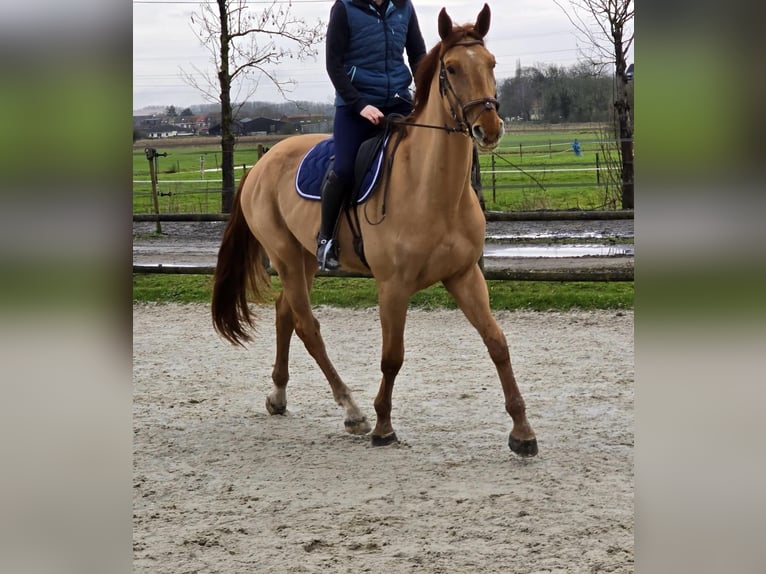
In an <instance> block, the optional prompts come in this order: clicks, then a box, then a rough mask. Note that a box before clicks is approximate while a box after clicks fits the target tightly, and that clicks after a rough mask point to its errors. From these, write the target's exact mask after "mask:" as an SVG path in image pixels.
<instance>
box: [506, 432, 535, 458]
mask: <svg viewBox="0 0 766 574" xmlns="http://www.w3.org/2000/svg"><path fill="white" fill-rule="evenodd" d="M508 446H509V447H510V449H511V450H512V451H513V452H515V453H516V454H518V455H519V456H523V457H528V456H535V455H536V454H537V439H536V438H532V439H527V440H521V439H518V438H515V437H514V436H513V435H508Z"/></svg>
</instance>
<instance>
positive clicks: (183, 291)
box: [133, 274, 634, 311]
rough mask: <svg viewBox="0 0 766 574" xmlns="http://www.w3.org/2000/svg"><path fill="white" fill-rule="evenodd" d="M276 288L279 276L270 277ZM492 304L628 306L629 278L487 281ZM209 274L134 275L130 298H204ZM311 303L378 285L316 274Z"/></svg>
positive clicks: (423, 297) (366, 292)
mask: <svg viewBox="0 0 766 574" xmlns="http://www.w3.org/2000/svg"><path fill="white" fill-rule="evenodd" d="M272 286H273V287H274V289H275V290H279V289H280V288H281V286H280V282H279V279H278V278H276V277H274V278H272ZM487 287H488V289H489V297H490V305H491V306H492V308H493V309H509V310H510V309H526V310H534V311H550V310H559V311H565V310H571V309H632V308H633V294H634V286H633V282H632V281H631V282H627V281H621V282H614V283H608V282H606V283H596V282H584V281H580V282H547V281H487ZM211 290H212V277H211V276H210V275H161V274H160V275H151V274H149V275H141V274H134V275H133V301H135V302H146V301H156V302H174V303H209V302H210V296H211ZM311 302H312V304H313V305H332V306H336V307H350V308H354V309H360V308H369V307H374V306H376V305H377V286H376V283H375V281H374V280H373V279H367V278H349V277H343V278H337V277H318V278H317V279H316V281H315V282H314V287H313V289H312V291H311ZM410 306H411V307H416V308H420V309H437V308H447V309H454V308H456V305H455V301H454V299H452V297H451V296H450V295H449V293H447V290H446V289H445V288H444V287H443V286H441V285H435V286H433V287H429V288H428V289H425V290H423V291H420V292H418V293H416V294H415V295H414V296H413V297H412V299H411V301H410Z"/></svg>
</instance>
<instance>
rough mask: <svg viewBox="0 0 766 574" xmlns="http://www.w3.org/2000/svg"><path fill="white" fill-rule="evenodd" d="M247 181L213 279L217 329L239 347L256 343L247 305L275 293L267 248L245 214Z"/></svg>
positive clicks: (227, 230)
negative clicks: (265, 257)
mask: <svg viewBox="0 0 766 574" xmlns="http://www.w3.org/2000/svg"><path fill="white" fill-rule="evenodd" d="M246 177H247V174H245V175H244V176H243V177H242V180H241V181H240V183H239V189H238V190H237V195H236V196H235V197H234V202H233V203H234V204H233V205H232V208H231V215H230V217H229V222H228V223H227V225H226V229H225V230H224V232H223V240H222V241H221V248H220V249H219V251H218V263H217V264H216V266H215V274H214V275H213V299H212V313H213V326H214V327H215V330H216V331H217V332H218V333H219V334H220V335H221V336H222V337H224V338H225V339H227V340H228V341H230V342H231V343H233V344H235V345H243V344H244V343H245V342H248V341H250V340H252V336H251V334H250V331H251V330H252V329H253V327H254V323H253V321H254V316H253V313H252V312H251V311H250V308H249V307H248V304H247V303H248V297H250V298H251V299H252V300H253V301H254V302H257V303H260V302H264V301H266V299H267V297H266V296H267V295H268V294H269V292H270V290H271V281H270V279H269V275H268V273H266V269H265V267H264V265H263V260H262V255H263V247H262V246H261V244H260V243H258V240H257V239H256V238H255V237H254V236H253V234H252V232H251V231H250V228H249V227H248V225H247V221H246V220H245V216H244V214H243V213H242V204H241V195H242V187H243V186H244V184H245V178H246Z"/></svg>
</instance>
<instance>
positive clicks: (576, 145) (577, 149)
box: [572, 140, 582, 157]
mask: <svg viewBox="0 0 766 574" xmlns="http://www.w3.org/2000/svg"><path fill="white" fill-rule="evenodd" d="M572 151H573V152H574V154H575V155H576V156H577V157H580V156H581V155H582V148H581V147H580V142H579V141H577V140H575V141H573V142H572Z"/></svg>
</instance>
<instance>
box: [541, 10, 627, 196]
mask: <svg viewBox="0 0 766 574" xmlns="http://www.w3.org/2000/svg"><path fill="white" fill-rule="evenodd" d="M553 1H554V2H555V3H556V5H557V6H558V7H559V8H561V9H562V10H563V11H564V13H565V14H566V15H567V18H569V21H570V22H571V23H572V25H573V26H574V27H575V28H576V29H577V31H578V32H579V33H580V34H581V35H582V36H583V37H584V38H585V40H586V41H587V42H588V44H589V45H590V47H591V48H592V49H593V54H592V56H591V57H590V58H589V59H590V61H591V63H592V64H594V65H595V66H597V67H602V68H603V67H605V66H607V65H610V64H613V65H614V81H615V98H614V100H615V101H614V111H615V117H616V120H617V121H616V122H615V124H616V125H615V131H616V132H617V133H616V136H617V140H618V142H619V145H618V147H617V149H618V153H619V156H620V165H621V168H622V169H621V172H622V173H621V181H622V207H623V208H624V209H632V208H633V175H634V171H633V125H632V122H631V110H630V99H629V97H628V81H629V79H628V74H627V70H628V62H627V54H628V51H629V50H630V47H631V46H632V44H633V15H634V7H633V0H569V9H567V8H565V7H564V6H563V5H562V2H563V0H553ZM586 18H588V20H586ZM591 19H592V21H590V20H591Z"/></svg>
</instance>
